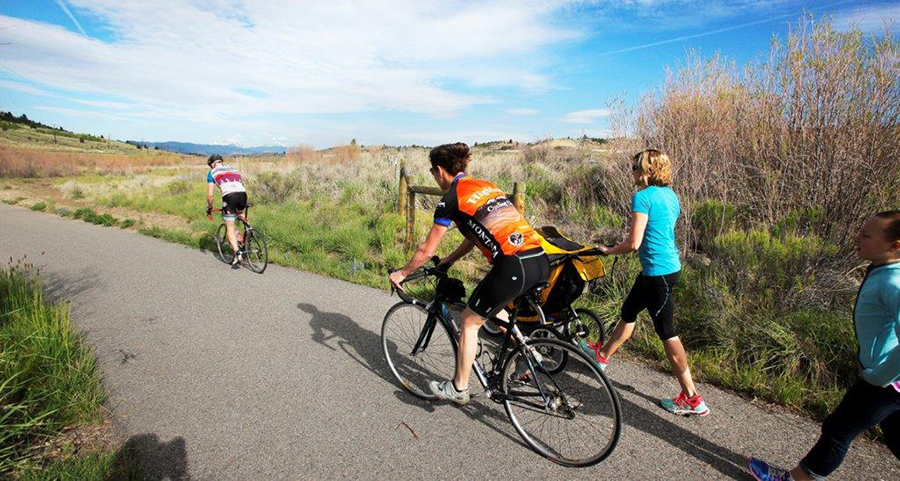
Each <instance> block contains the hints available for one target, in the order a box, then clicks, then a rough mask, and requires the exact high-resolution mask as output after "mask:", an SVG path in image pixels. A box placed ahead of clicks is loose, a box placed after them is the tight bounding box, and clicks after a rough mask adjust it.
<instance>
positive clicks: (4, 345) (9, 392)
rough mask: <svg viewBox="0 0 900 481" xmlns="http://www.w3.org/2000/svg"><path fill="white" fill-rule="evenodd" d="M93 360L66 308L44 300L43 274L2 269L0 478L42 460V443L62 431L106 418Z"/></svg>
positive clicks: (17, 267) (20, 267)
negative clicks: (35, 458) (32, 459)
mask: <svg viewBox="0 0 900 481" xmlns="http://www.w3.org/2000/svg"><path fill="white" fill-rule="evenodd" d="M95 362H96V361H95V358H94V356H93V354H92V352H91V350H90V348H88V347H87V345H86V344H85V342H84V340H83V338H82V337H81V336H80V335H78V334H76V333H75V332H74V331H73V330H72V328H71V326H70V322H69V309H68V306H66V305H54V304H51V303H49V302H47V301H46V300H45V299H44V290H43V287H42V286H41V283H40V280H39V278H38V272H37V271H36V270H35V269H34V268H33V267H32V266H30V265H29V264H27V263H24V262H18V263H16V264H13V265H10V266H4V267H0V379H2V383H0V473H9V472H12V471H11V470H14V469H16V468H17V467H21V466H23V463H24V462H25V460H26V459H27V458H29V457H33V456H38V457H39V456H40V454H41V453H40V451H39V450H38V447H39V446H40V442H41V441H42V440H45V439H50V438H52V437H53V436H54V435H55V434H57V433H59V432H60V431H61V430H62V429H63V428H65V427H67V426H73V425H81V424H88V423H97V422H100V421H101V418H102V417H101V413H100V407H101V405H102V404H103V401H104V400H105V394H104V392H103V390H102V389H101V388H100V383H99V376H98V375H97V373H96V371H95Z"/></svg>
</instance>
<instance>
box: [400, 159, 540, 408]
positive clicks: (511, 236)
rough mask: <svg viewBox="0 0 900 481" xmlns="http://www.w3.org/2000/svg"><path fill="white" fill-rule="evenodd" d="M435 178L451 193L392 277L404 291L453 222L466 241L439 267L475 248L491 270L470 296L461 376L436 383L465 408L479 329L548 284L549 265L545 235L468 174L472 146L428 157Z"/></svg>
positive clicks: (435, 389) (441, 395)
mask: <svg viewBox="0 0 900 481" xmlns="http://www.w3.org/2000/svg"><path fill="white" fill-rule="evenodd" d="M428 156H429V159H430V161H431V175H432V176H434V180H435V182H437V184H438V185H439V186H440V187H441V189H443V190H445V191H446V194H444V196H443V198H441V201H440V202H439V203H438V205H437V208H436V209H435V213H434V225H433V226H432V228H431V232H429V233H428V236H427V237H426V238H425V242H423V243H422V245H420V246H419V248H418V249H417V250H416V252H415V254H414V255H413V257H412V259H410V261H409V263H407V264H406V266H405V267H403V268H402V269H400V270H398V271H395V272H394V273H392V274H391V276H390V278H391V283H392V284H393V285H394V286H395V287H396V288H398V289H399V288H400V283H401V282H403V279H405V278H406V277H407V276H408V275H410V274H411V273H412V272H413V271H415V270H416V269H418V268H419V267H422V266H423V265H424V264H425V263H426V262H428V259H430V258H431V257H432V256H433V255H434V253H435V252H436V251H437V248H438V245H440V242H441V239H442V238H443V237H444V234H446V233H447V230H448V228H449V227H450V223H451V222H452V223H455V224H456V226H457V227H458V228H459V231H460V233H462V235H463V236H464V237H465V240H464V241H463V242H462V243H461V244H460V245H459V247H457V248H456V250H454V251H453V253H451V254H450V255H449V256H447V257H445V258H444V259H443V260H441V263H440V265H439V266H440V267H444V268H449V267H450V266H451V265H452V264H453V263H454V262H456V261H457V260H458V259H460V258H461V257H463V256H464V255H466V254H467V253H468V252H470V251H471V250H472V249H473V248H474V247H476V246H477V247H478V248H479V250H481V252H482V253H483V254H484V256H485V257H486V258H487V260H488V263H490V264H491V265H492V268H491V271H490V272H488V274H487V275H486V276H485V278H484V279H482V281H481V282H480V283H479V284H478V286H477V287H476V288H475V290H474V291H472V295H471V296H470V297H469V302H468V306H467V307H466V309H465V310H464V311H463V313H462V320H461V324H462V325H461V327H460V343H459V344H460V346H459V353H458V356H457V360H456V374H455V376H454V378H453V379H452V380H443V381H432V382H431V384H430V388H431V391H432V393H433V394H434V395H435V396H436V397H437V398H438V399H443V400H448V401H453V402H455V403H457V404H465V403H467V402H468V401H469V391H468V387H469V386H468V383H469V375H470V374H471V371H472V363H474V362H475V355H476V353H477V349H478V329H480V328H481V325H482V324H484V321H485V319H487V318H490V317H493V316H497V315H499V316H500V317H501V318H504V317H505V315H506V314H505V311H504V307H505V306H506V305H507V304H508V303H509V302H510V301H512V300H514V299H516V298H517V297H519V296H521V295H522V294H524V293H525V292H527V291H528V290H529V289H531V288H532V287H534V286H536V285H538V284H539V283H541V282H545V281H546V280H547V277H548V276H549V273H550V262H549V260H548V259H547V255H546V254H545V253H544V250H543V249H542V248H541V241H540V236H539V235H538V234H537V233H536V232H535V231H534V229H533V228H532V227H531V225H530V224H529V223H528V221H526V220H525V218H524V217H523V216H522V214H521V213H520V212H519V211H518V210H517V209H516V207H515V205H514V204H513V203H512V202H511V201H510V199H509V197H508V196H507V195H506V193H505V192H503V191H502V190H501V189H500V188H499V187H497V186H496V185H494V184H492V183H491V182H488V181H486V180H480V179H475V178H472V177H469V176H467V175H466V173H465V170H466V167H467V165H468V163H469V147H468V146H467V145H466V144H464V143H455V144H445V145H441V146H438V147H435V148H434V149H432V150H431V152H430V153H429V155H428Z"/></svg>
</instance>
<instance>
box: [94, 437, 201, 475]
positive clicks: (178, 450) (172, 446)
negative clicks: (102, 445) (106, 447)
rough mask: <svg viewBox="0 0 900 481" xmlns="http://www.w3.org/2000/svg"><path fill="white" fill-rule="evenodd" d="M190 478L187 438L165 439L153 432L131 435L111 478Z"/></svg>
mask: <svg viewBox="0 0 900 481" xmlns="http://www.w3.org/2000/svg"><path fill="white" fill-rule="evenodd" d="M117 479H145V480H150V481H156V480H163V479H172V480H184V479H190V475H189V474H188V462H187V449H186V445H185V441H184V438H182V437H180V436H179V437H176V438H173V439H172V440H171V441H169V442H161V441H160V439H159V437H158V436H157V435H156V434H153V433H143V434H137V435H134V436H131V437H130V438H128V441H126V442H125V445H124V446H122V447H121V448H119V450H118V452H116V456H115V458H114V459H113V462H112V466H111V468H110V472H109V476H108V477H107V480H109V481H112V480H117Z"/></svg>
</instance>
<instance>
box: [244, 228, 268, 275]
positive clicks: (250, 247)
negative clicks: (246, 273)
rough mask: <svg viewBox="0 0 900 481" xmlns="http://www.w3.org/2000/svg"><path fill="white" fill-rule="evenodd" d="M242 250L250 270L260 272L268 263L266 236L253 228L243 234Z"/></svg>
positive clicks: (263, 270)
mask: <svg viewBox="0 0 900 481" xmlns="http://www.w3.org/2000/svg"><path fill="white" fill-rule="evenodd" d="M244 250H245V251H246V252H245V254H246V257H247V263H248V264H249V266H250V270H251V271H253V272H255V273H257V274H262V273H263V272H265V270H266V267H268V265H269V247H268V243H267V242H266V236H265V235H263V233H262V232H260V231H258V230H256V229H254V230H250V231H248V232H247V233H246V234H244Z"/></svg>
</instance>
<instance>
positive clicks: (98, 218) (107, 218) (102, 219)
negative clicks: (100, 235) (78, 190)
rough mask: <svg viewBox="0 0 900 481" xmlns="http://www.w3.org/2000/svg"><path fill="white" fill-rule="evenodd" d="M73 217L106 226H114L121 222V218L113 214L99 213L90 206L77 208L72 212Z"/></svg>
mask: <svg viewBox="0 0 900 481" xmlns="http://www.w3.org/2000/svg"><path fill="white" fill-rule="evenodd" d="M72 217H74V218H76V219H81V220H83V221H85V222H90V223H91V224H97V225H102V226H106V227H112V226H114V225H116V224H118V223H119V220H118V219H116V218H115V217H113V216H112V215H111V214H97V213H96V212H94V210H93V209H91V208H90V207H82V208H80V209H76V210H75V212H74V213H73V214H72Z"/></svg>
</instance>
